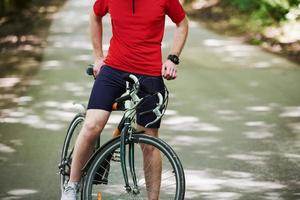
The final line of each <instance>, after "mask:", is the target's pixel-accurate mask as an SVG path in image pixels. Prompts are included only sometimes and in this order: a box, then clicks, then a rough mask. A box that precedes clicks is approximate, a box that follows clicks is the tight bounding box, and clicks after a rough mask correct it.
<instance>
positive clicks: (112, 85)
mask: <svg viewBox="0 0 300 200" xmlns="http://www.w3.org/2000/svg"><path fill="white" fill-rule="evenodd" d="M125 74H128V72H124V71H121V70H118V69H114V68H112V67H110V66H108V65H104V66H102V67H101V70H100V73H99V76H98V77H97V78H96V80H95V82H94V86H93V89H92V92H91V96H90V99H89V103H88V109H102V110H106V111H109V112H111V111H112V104H113V103H114V101H115V99H116V98H118V97H120V96H121V95H122V94H123V93H124V92H125V91H126V81H125V80H124V78H123V77H124V75H125ZM131 74H134V75H135V76H136V77H137V78H138V79H139V82H140V85H141V88H146V90H147V91H150V92H151V93H155V92H160V93H161V94H162V95H163V96H164V92H165V85H164V82H163V79H162V77H161V76H147V75H141V74H135V73H131ZM138 96H139V97H140V98H143V97H145V96H147V97H146V98H144V99H143V102H142V103H141V104H140V106H139V107H138V108H137V124H139V125H141V126H146V125H147V124H148V123H149V122H151V121H153V120H155V119H156V116H155V114H154V113H149V114H145V115H139V113H141V112H144V111H148V110H150V109H153V108H155V107H156V104H157V103H158V98H157V96H156V95H150V96H149V93H147V92H146V91H145V90H142V89H141V90H140V91H139V93H138ZM159 127H160V120H159V121H158V122H156V123H154V124H152V125H150V126H149V128H159Z"/></svg>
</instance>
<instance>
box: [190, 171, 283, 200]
mask: <svg viewBox="0 0 300 200" xmlns="http://www.w3.org/2000/svg"><path fill="white" fill-rule="evenodd" d="M214 174H216V173H215V170H210V169H207V170H188V169H186V170H185V175H186V185H187V191H186V195H187V199H220V200H223V199H224V200H227V199H238V198H240V197H241V196H242V193H243V192H247V193H249V192H261V193H266V192H268V191H273V190H276V189H282V188H285V187H286V186H285V185H283V184H281V183H277V182H271V181H259V180H256V179H255V177H254V175H253V174H251V173H248V172H242V171H224V172H223V173H222V175H219V176H216V175H214ZM225 188H232V189H234V190H235V191H236V190H238V191H241V193H235V192H223V190H224V189H225Z"/></svg>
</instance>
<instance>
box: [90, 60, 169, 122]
mask: <svg viewBox="0 0 300 200" xmlns="http://www.w3.org/2000/svg"><path fill="white" fill-rule="evenodd" d="M86 73H87V75H89V76H93V77H94V79H96V77H95V75H94V69H93V65H91V64H90V65H88V68H87V69H86ZM123 79H124V80H125V81H127V82H129V83H131V84H133V90H132V91H131V92H129V93H128V94H126V95H124V96H121V97H119V98H117V99H116V100H115V102H116V103H117V104H120V103H123V102H125V101H127V100H130V99H131V100H133V101H138V103H139V102H140V101H141V100H142V99H140V98H139V97H138V96H137V93H138V91H139V89H140V83H139V80H138V78H137V77H136V76H135V75H133V74H125V75H124V76H123ZM141 89H142V90H144V91H145V92H146V93H148V94H151V95H154V94H155V93H153V92H151V91H149V90H148V89H147V88H146V87H144V86H143V85H141ZM156 95H157V97H158V103H157V105H156V107H155V108H154V109H152V110H148V111H145V112H141V113H139V115H145V114H150V113H154V114H155V116H156V119H155V120H154V121H152V122H149V123H148V124H146V126H145V127H148V126H149V125H152V124H154V123H156V122H157V121H158V120H159V119H160V118H161V117H162V115H163V114H162V112H161V108H162V105H163V104H164V98H163V96H162V94H161V93H160V92H157V93H156ZM138 103H137V104H138Z"/></svg>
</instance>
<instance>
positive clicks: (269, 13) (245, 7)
mask: <svg viewBox="0 0 300 200" xmlns="http://www.w3.org/2000/svg"><path fill="white" fill-rule="evenodd" d="M222 3H225V4H227V5H232V6H234V7H236V8H238V9H239V10H240V11H241V12H247V13H249V12H250V13H251V20H253V21H255V22H257V23H258V24H259V25H269V24H272V23H277V22H280V21H284V20H286V14H287V13H288V12H289V11H290V10H291V9H293V8H295V7H297V6H300V0H223V1H222Z"/></svg>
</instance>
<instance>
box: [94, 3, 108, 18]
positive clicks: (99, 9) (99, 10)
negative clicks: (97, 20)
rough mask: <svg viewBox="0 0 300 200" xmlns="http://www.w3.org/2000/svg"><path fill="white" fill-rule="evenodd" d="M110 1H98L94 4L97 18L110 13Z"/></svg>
mask: <svg viewBox="0 0 300 200" xmlns="http://www.w3.org/2000/svg"><path fill="white" fill-rule="evenodd" d="M107 2H108V1H107V0H96V2H95V4H94V7H93V9H94V13H95V15H96V16H100V17H103V16H104V15H106V13H108V3H107Z"/></svg>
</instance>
